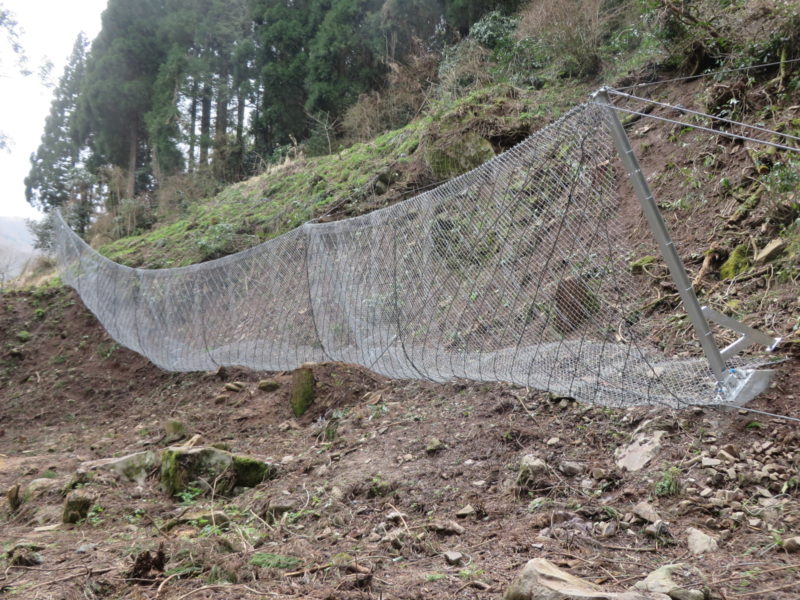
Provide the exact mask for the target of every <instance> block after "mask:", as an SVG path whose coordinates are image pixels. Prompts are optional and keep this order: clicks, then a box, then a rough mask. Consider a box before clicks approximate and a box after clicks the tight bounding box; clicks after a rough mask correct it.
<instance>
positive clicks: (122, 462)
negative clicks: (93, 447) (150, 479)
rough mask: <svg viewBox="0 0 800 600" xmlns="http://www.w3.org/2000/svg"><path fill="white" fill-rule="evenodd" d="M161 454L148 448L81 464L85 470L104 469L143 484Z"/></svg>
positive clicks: (156, 464) (157, 462)
mask: <svg viewBox="0 0 800 600" xmlns="http://www.w3.org/2000/svg"><path fill="white" fill-rule="evenodd" d="M160 458H161V456H160V454H159V453H158V452H154V451H153V450H147V451H145V452H135V453H133V454H128V455H126V456H118V457H114V458H103V459H100V460H93V461H89V462H85V463H83V464H81V469H83V470H84V471H95V470H103V471H109V472H111V473H114V474H115V475H118V476H119V477H120V478H122V479H127V480H128V481H134V482H136V483H137V484H139V485H143V484H144V481H145V479H147V475H148V474H149V473H150V471H152V470H153V469H154V468H155V467H156V466H158V464H159V460H160Z"/></svg>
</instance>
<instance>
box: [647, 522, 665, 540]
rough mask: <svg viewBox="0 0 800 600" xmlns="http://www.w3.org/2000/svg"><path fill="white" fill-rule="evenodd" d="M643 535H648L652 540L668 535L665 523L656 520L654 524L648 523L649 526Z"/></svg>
mask: <svg viewBox="0 0 800 600" xmlns="http://www.w3.org/2000/svg"><path fill="white" fill-rule="evenodd" d="M644 533H645V535H649V536H650V537H654V538H659V537H663V536H665V535H669V531H668V530H667V524H666V522H664V521H661V520H658V521H656V522H655V523H650V525H648V526H647V527H645V528H644Z"/></svg>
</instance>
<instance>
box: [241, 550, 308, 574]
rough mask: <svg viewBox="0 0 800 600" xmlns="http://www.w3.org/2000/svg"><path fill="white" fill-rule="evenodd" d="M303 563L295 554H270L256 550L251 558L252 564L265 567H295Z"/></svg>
mask: <svg viewBox="0 0 800 600" xmlns="http://www.w3.org/2000/svg"><path fill="white" fill-rule="evenodd" d="M302 563H303V561H302V560H300V559H299V558H296V557H294V556H284V555H282V554H270V553H269V552H256V553H255V554H253V556H252V557H251V558H250V564H251V565H253V566H256V567H260V568H263V569H286V570H288V569H295V568H297V567H298V566H300V565H301V564H302Z"/></svg>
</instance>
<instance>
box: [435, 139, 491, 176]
mask: <svg viewBox="0 0 800 600" xmlns="http://www.w3.org/2000/svg"><path fill="white" fill-rule="evenodd" d="M424 156H425V164H426V165H427V166H428V168H429V169H430V170H431V172H432V173H433V175H434V176H435V177H436V178H437V179H450V178H452V177H456V176H457V175H461V174H462V173H466V172H467V171H470V170H472V169H474V168H476V167H479V166H481V165H482V164H483V163H485V162H486V161H487V160H489V159H491V158H494V148H492V144H491V143H490V142H489V141H488V140H486V139H484V138H482V137H481V136H480V135H478V134H477V133H474V132H469V131H468V132H465V133H461V134H459V135H457V136H443V137H441V138H439V139H436V140H431V141H430V142H429V143H428V144H427V145H426V146H425V152H424Z"/></svg>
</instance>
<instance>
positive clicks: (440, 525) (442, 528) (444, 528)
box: [428, 521, 466, 535]
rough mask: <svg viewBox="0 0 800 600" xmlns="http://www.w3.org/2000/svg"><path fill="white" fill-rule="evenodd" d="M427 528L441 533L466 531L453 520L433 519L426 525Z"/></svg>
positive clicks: (459, 533) (453, 533)
mask: <svg viewBox="0 0 800 600" xmlns="http://www.w3.org/2000/svg"><path fill="white" fill-rule="evenodd" d="M428 529H429V530H431V531H435V532H436V533H441V534H442V535H461V534H463V533H464V532H465V531H466V529H464V528H463V527H462V526H461V525H459V524H458V523H456V522H455V521H434V522H433V523H431V524H430V525H428Z"/></svg>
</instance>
